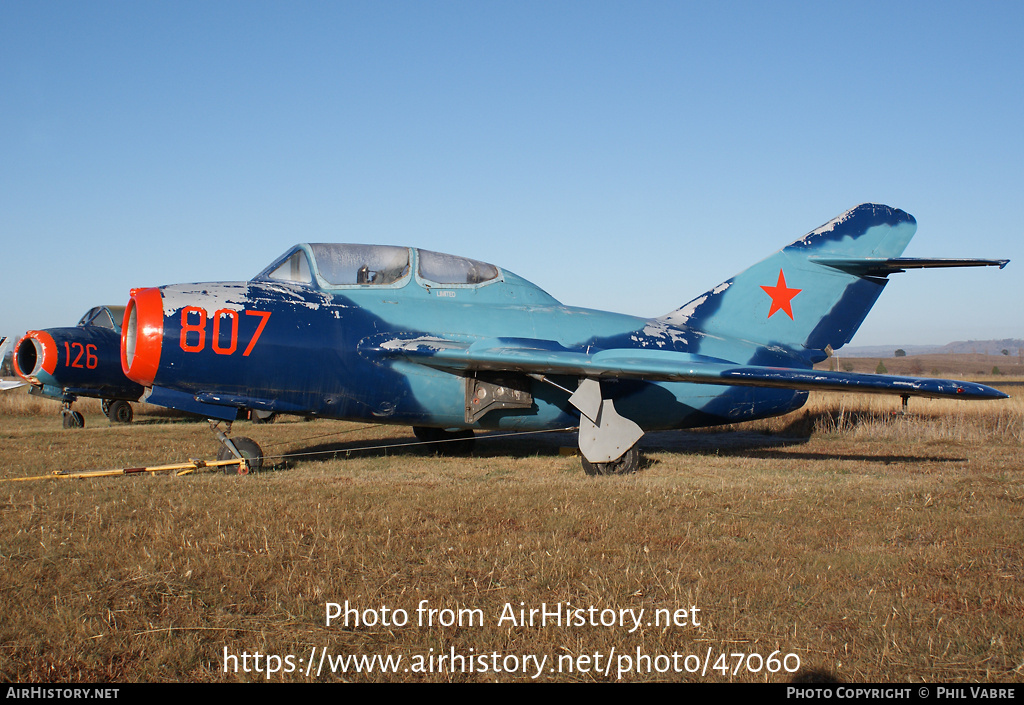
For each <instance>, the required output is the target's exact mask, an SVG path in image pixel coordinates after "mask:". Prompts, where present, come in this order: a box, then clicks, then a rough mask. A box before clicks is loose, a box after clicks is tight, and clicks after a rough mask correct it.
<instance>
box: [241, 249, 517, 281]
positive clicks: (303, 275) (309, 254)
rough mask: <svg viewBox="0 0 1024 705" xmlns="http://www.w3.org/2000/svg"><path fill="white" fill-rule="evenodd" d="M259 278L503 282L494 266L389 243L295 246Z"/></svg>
mask: <svg viewBox="0 0 1024 705" xmlns="http://www.w3.org/2000/svg"><path fill="white" fill-rule="evenodd" d="M256 279H257V280H264V281H273V282H288V283H292V284H305V285H309V286H317V287H319V288H322V289H335V288H339V287H362V286H373V287H391V288H401V287H403V286H405V285H406V284H407V283H408V282H409V281H410V279H415V281H416V282H418V283H419V284H421V285H422V286H425V287H427V288H430V287H432V286H444V287H451V286H463V287H465V286H473V287H475V286H484V285H487V284H493V283H495V282H499V281H502V280H503V276H502V271H501V270H500V269H498V268H497V267H495V266H494V265H493V264H488V263H486V262H480V261H478V260H473V259H469V258H466V257H457V256H455V255H446V254H443V253H440V252H431V251H430V250H421V249H418V248H411V247H395V246H393V245H349V244H331V243H310V244H303V245H296V246H295V247H293V248H292V249H291V250H289V251H288V252H287V253H285V254H284V255H283V256H282V257H280V258H278V259H277V260H275V261H274V263H273V264H271V265H270V266H269V267H267V269H265V270H264V271H263V272H261V273H260V274H259V275H258V276H257V277H256Z"/></svg>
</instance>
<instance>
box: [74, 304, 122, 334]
mask: <svg viewBox="0 0 1024 705" xmlns="http://www.w3.org/2000/svg"><path fill="white" fill-rule="evenodd" d="M124 308H125V307H124V306H95V307H93V308H90V309H89V310H88V311H86V312H85V315H84V316H82V318H81V319H80V320H79V321H78V325H79V327H82V326H99V327H100V328H110V329H111V330H115V331H118V332H120V331H121V321H122V319H123V318H124Z"/></svg>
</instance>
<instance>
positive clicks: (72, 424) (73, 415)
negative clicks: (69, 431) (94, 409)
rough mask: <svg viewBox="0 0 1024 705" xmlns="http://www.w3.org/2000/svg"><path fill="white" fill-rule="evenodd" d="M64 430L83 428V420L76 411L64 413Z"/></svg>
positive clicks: (68, 410) (69, 410)
mask: <svg viewBox="0 0 1024 705" xmlns="http://www.w3.org/2000/svg"><path fill="white" fill-rule="evenodd" d="M64 428H85V418H84V417H83V416H82V415H81V414H80V413H78V412H77V411H71V409H67V410H66V411H65V412H64Z"/></svg>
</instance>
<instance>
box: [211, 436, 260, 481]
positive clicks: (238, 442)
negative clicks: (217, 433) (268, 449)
mask: <svg viewBox="0 0 1024 705" xmlns="http://www.w3.org/2000/svg"><path fill="white" fill-rule="evenodd" d="M231 442H232V443H234V444H235V448H237V449H238V452H239V453H241V454H242V457H243V458H245V460H246V462H248V463H249V471H250V472H257V471H258V470H259V469H260V468H262V467H263V449H262V448H260V447H259V445H258V444H257V443H256V441H254V440H253V439H251V438H246V437H245V436H239V437H238V438H232V439H231ZM234 457H235V454H234V453H232V452H231V449H230V448H228V447H227V446H223V445H222V446H221V447H220V450H219V451H217V460H231V459H233V458H234ZM224 467H225V468H230V467H231V466H230V465H226V466H224ZM229 472H230V471H229V470H226V469H225V470H224V473H225V474H227V473H229ZM238 474H239V475H244V474H245V472H243V471H242V467H241V466H239V469H238Z"/></svg>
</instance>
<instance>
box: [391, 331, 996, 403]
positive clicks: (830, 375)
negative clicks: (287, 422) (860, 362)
mask: <svg viewBox="0 0 1024 705" xmlns="http://www.w3.org/2000/svg"><path fill="white" fill-rule="evenodd" d="M436 343H437V341H434V344H424V341H423V340H422V339H420V340H410V341H399V340H393V341H390V342H388V343H386V344H385V345H382V346H381V349H382V352H383V351H384V350H386V351H387V352H388V353H390V355H391V356H392V357H398V358H403V359H406V360H409V361H411V362H416V363H419V364H422V365H427V366H429V367H435V368H438V369H446V370H451V371H455V372H465V371H483V370H485V371H501V372H521V373H532V374H545V375H572V376H576V377H585V378H592V379H641V380H646V381H649V382H690V383H693V384H717V385H726V386H748V387H778V388H783V389H801V390H832V391H848V392H864V393H877V394H898V395H907V396H918V397H935V398H943V397H946V398H955V399H1004V398H1006V397H1007V396H1008V395H1007V394H1004V393H1003V392H1001V391H999V390H998V389H994V388H992V387H987V386H985V385H983V384H977V383H974V382H961V381H958V380H949V379H931V378H918V377H896V376H891V375H872V374H855V373H850V372H827V371H818V370H809V369H796V368H788V367H764V366H758V365H739V364H736V363H731V362H726V361H723V360H716V359H715V358H709V357H705V356H701V355H693V354H690V353H678V352H672V351H667V350H647V349H613V350H600V351H597V352H578V351H573V350H569V349H567V348H564V347H562V346H561V345H559V344H558V343H556V342H554V341H550V340H528V339H523V338H515V339H502V338H492V339H489V340H481V341H478V342H476V343H473V344H472V345H466V344H459V343H453V342H451V341H446V342H445V344H444V345H438V344H436Z"/></svg>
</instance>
